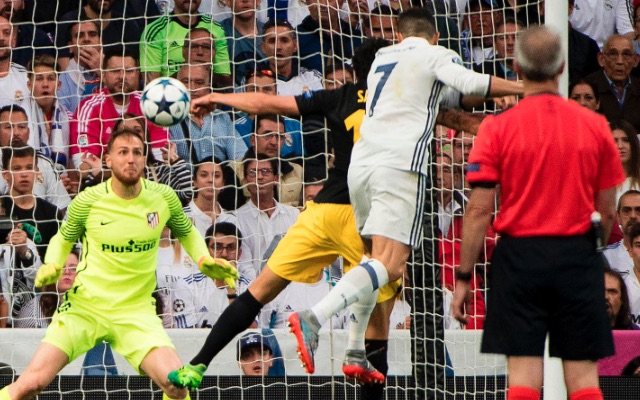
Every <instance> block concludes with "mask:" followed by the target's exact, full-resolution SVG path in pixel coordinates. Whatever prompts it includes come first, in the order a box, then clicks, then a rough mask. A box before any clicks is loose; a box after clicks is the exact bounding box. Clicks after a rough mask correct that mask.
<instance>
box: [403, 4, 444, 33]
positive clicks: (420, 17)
mask: <svg viewBox="0 0 640 400" xmlns="http://www.w3.org/2000/svg"><path fill="white" fill-rule="evenodd" d="M398 31H399V32H400V34H402V36H403V37H405V38H408V37H411V36H415V37H421V38H424V39H431V38H433V37H434V36H435V35H436V34H437V33H438V30H437V29H436V22H435V19H434V18H433V14H432V13H431V12H430V11H429V10H427V9H426V8H420V7H412V8H410V9H408V10H407V11H405V12H403V13H402V14H400V17H398Z"/></svg>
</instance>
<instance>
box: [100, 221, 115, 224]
mask: <svg viewBox="0 0 640 400" xmlns="http://www.w3.org/2000/svg"><path fill="white" fill-rule="evenodd" d="M112 222H113V221H106V222H105V221H100V225H107V224H110V223H112Z"/></svg>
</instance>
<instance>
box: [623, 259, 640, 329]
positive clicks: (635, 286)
mask: <svg viewBox="0 0 640 400" xmlns="http://www.w3.org/2000/svg"><path fill="white" fill-rule="evenodd" d="M624 283H625V284H626V285H627V293H629V307H630V308H631V310H630V311H631V322H633V323H634V324H636V325H637V324H640V282H638V278H637V277H636V274H634V273H633V271H631V273H629V274H628V275H627V276H626V277H625V278H624Z"/></svg>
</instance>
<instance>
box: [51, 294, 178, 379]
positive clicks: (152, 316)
mask: <svg viewBox="0 0 640 400" xmlns="http://www.w3.org/2000/svg"><path fill="white" fill-rule="evenodd" d="M83 289H84V288H83V287H82V286H79V287H78V290H77V292H76V293H71V290H73V289H71V290H70V291H69V295H68V296H66V300H65V301H64V302H63V303H62V304H61V305H60V307H58V310H57V311H56V313H55V314H54V315H53V319H52V321H51V325H49V327H48V328H47V332H46V334H45V336H44V339H42V342H43V343H48V344H50V345H53V346H55V347H57V348H59V349H60V350H62V351H63V352H64V353H65V354H66V355H67V356H68V357H69V362H71V361H73V360H74V359H76V358H78V357H79V356H81V355H83V354H84V353H86V352H87V351H89V350H90V349H92V348H93V347H95V346H96V345H97V344H100V343H102V341H106V342H108V343H109V344H110V345H111V347H112V348H113V350H114V351H115V352H117V353H118V354H120V355H122V356H123V357H124V358H125V359H126V360H127V361H128V362H129V364H131V366H132V367H134V368H135V369H136V370H137V371H138V373H140V374H144V372H143V371H141V370H140V365H141V364H142V360H144V358H145V357H146V356H147V354H149V352H150V351H151V350H153V349H155V348H158V347H169V348H172V349H175V347H174V346H173V343H171V339H170V338H169V336H168V335H167V333H166V332H165V330H164V328H163V326H162V321H161V320H160V318H159V317H158V316H157V315H156V307H155V304H153V302H152V301H149V303H148V305H144V306H140V307H137V308H135V309H131V308H127V309H122V310H100V309H97V308H96V307H95V306H94V307H92V305H93V304H96V301H99V299H92V300H89V299H88V298H87V297H86V296H83V293H82V292H83ZM150 300H153V299H150Z"/></svg>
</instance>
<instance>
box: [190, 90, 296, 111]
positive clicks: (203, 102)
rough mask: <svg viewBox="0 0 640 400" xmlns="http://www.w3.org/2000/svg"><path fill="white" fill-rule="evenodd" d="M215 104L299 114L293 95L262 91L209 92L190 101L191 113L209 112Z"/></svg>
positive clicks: (248, 109)
mask: <svg viewBox="0 0 640 400" xmlns="http://www.w3.org/2000/svg"><path fill="white" fill-rule="evenodd" d="M217 104H223V105H225V106H229V107H233V108H236V109H238V110H240V111H244V112H247V113H249V114H282V115H293V116H296V115H299V111H298V105H297V103H296V100H295V98H294V97H293V96H270V95H267V94H264V93H210V94H209V95H207V96H203V97H201V98H199V99H196V100H193V101H192V102H191V113H192V114H195V115H204V114H207V113H210V112H212V111H213V110H214V109H215V107H216V105H217Z"/></svg>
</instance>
